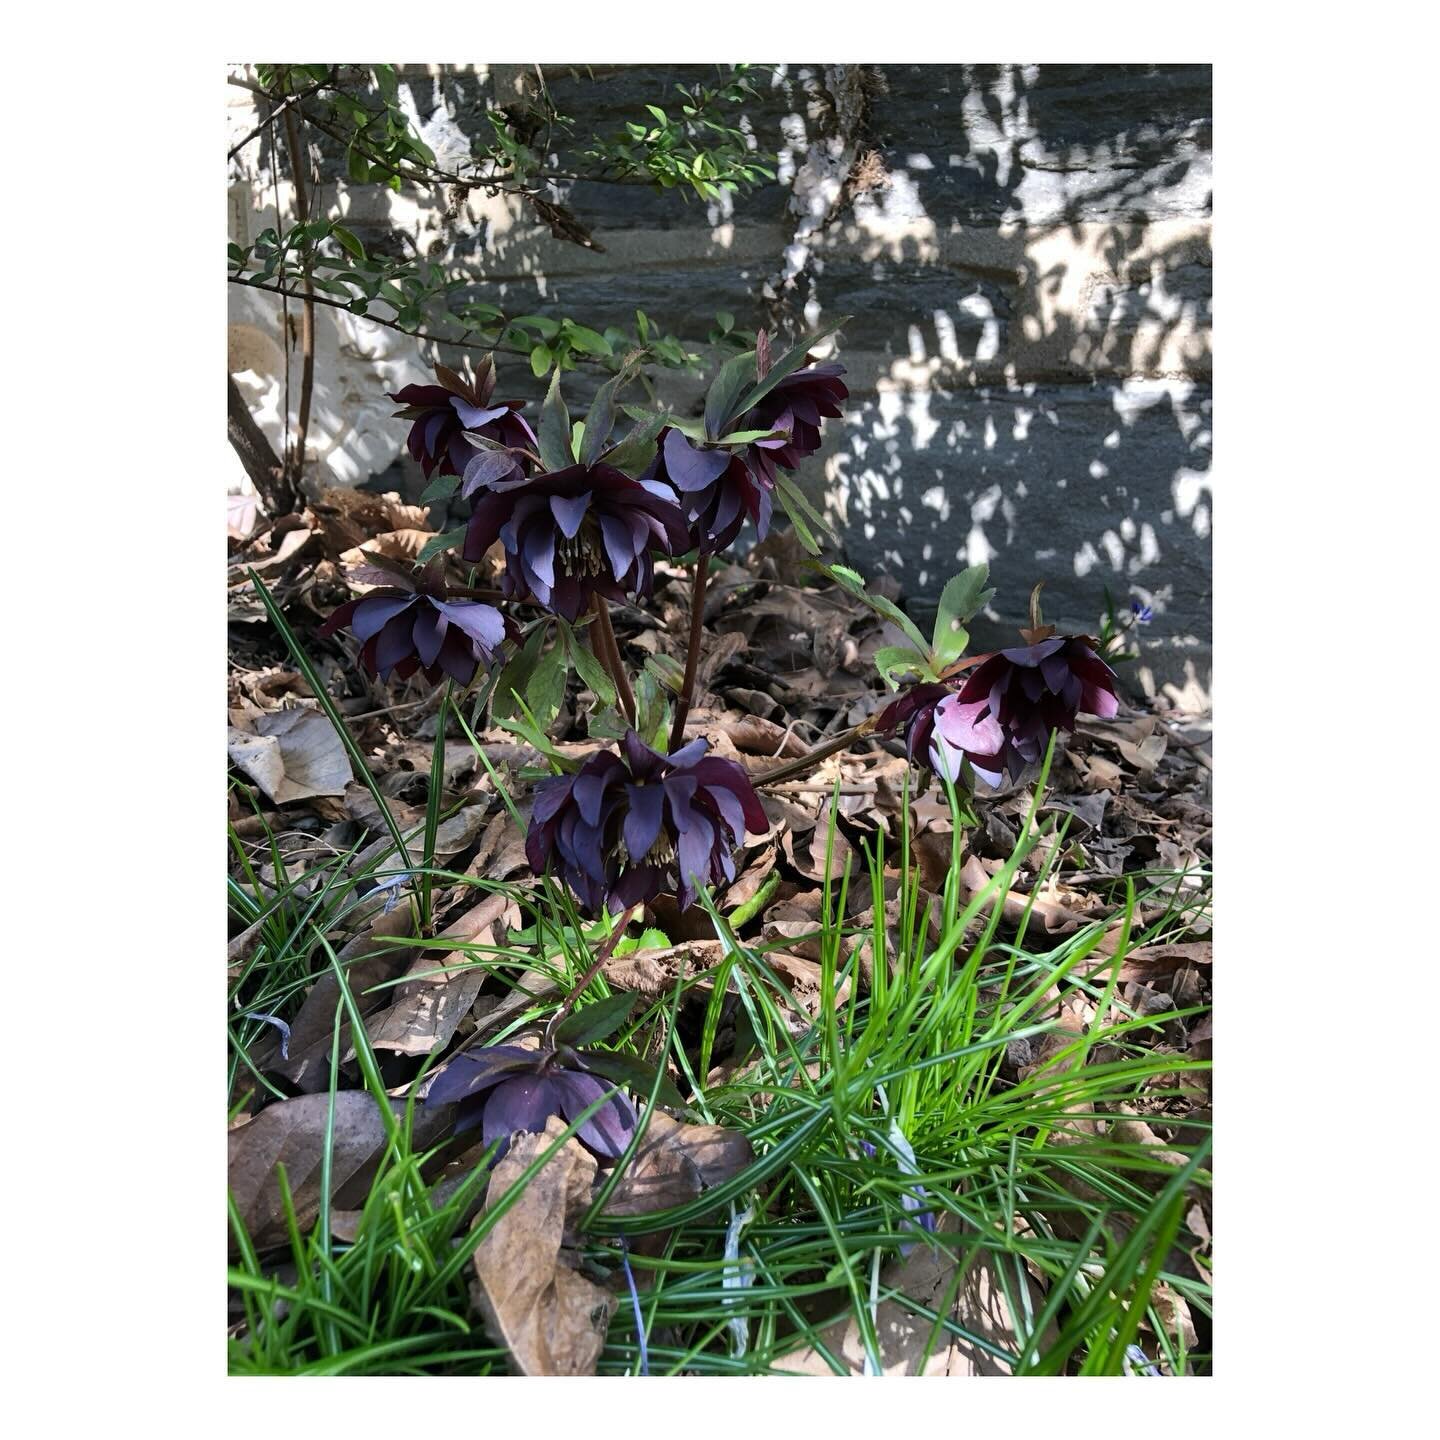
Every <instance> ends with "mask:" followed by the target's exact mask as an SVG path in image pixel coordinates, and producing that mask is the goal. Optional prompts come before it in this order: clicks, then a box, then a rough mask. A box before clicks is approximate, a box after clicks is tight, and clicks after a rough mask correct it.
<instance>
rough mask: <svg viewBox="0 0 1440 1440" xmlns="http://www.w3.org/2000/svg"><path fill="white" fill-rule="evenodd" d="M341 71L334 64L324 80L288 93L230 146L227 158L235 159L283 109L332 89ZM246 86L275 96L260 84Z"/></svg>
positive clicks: (260, 93) (271, 98)
mask: <svg viewBox="0 0 1440 1440" xmlns="http://www.w3.org/2000/svg"><path fill="white" fill-rule="evenodd" d="M339 72H340V66H338V65H337V66H334V67H333V68H332V69H331V71H330V73H329V74H328V75H327V76H326V77H325V78H324V79H323V80H317V81H316V82H315V83H314V84H313V85H307V86H306V87H305V88H304V89H303V90H297V91H296V92H295V93H294V94H293V95H287V96H286V97H285V98H284V99H283V100H282V101H281V102H280V103H279V105H278V106H276V108H275V110H274V111H273V112H272V113H271V114H270V115H268V116H266V118H265V119H264V120H262V121H261V122H260V123H259V124H258V125H257V126H256V127H255V128H254V129H253V130H252V131H251V132H250V133H249V134H248V135H247V136H246V137H245V138H244V139H243V140H240V141H237V142H236V143H235V144H234V145H232V146H231V147H230V150H229V152H228V154H227V155H226V157H225V158H226V159H227V160H233V159H234V158H235V157H236V156H237V155H238V154H239V153H240V152H241V151H242V150H243V149H244V148H245V147H246V146H247V145H248V144H249V143H250V142H251V141H252V140H253V139H254V138H255V137H256V136H257V135H259V134H261V133H262V132H263V131H264V129H265V127H266V126H267V125H268V124H269V123H270V121H271V120H273V119H274V118H275V116H276V115H279V114H280V113H281V111H283V110H286V109H288V108H289V107H290V106H291V105H294V104H297V103H298V102H299V101H301V100H308V99H309V98H310V97H311V96H312V95H314V94H315V93H316V92H317V91H319V90H329V89H332V88H333V87H334V85H335V80H336V77H337V76H338V74H339ZM230 83H231V84H232V85H234V84H238V83H239V82H238V81H236V80H234V79H232V80H231V82H230ZM244 88H245V89H247V90H253V91H254V92H255V93H256V94H257V95H263V96H265V98H266V99H267V100H273V98H274V97H273V96H271V95H270V94H269V92H268V91H265V90H262V89H261V88H260V87H259V86H258V85H247V86H245V87H244Z"/></svg>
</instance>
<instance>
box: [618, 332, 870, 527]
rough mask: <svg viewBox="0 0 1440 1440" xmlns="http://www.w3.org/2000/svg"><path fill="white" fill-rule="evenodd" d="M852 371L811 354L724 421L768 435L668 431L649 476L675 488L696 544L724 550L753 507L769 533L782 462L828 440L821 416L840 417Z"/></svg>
mask: <svg viewBox="0 0 1440 1440" xmlns="http://www.w3.org/2000/svg"><path fill="white" fill-rule="evenodd" d="M756 340H757V343H756V375H757V377H758V378H759V379H761V380H763V379H764V378H765V375H766V374H767V373H768V372H769V370H770V356H769V344H768V341H767V340H766V337H765V333H764V332H763V331H762V332H761V333H760V334H759V335H758V336H757V337H756ZM844 373H845V367H844V366H843V365H838V364H833V363H832V364H826V365H820V364H816V363H815V362H814V361H813V360H812V359H811V358H810V356H808V355H807V356H806V357H805V365H804V366H803V367H802V368H801V369H799V370H796V371H794V372H792V373H791V374H788V375H786V376H784V377H783V378H782V379H780V380H777V381H776V382H775V386H774V388H773V389H771V390H770V391H769V392H768V393H767V394H765V395H763V396H761V398H760V400H759V401H758V402H757V403H756V404H754V405H752V406H751V407H750V409H748V410H747V411H745V412H744V413H743V414H742V415H740V416H738V417H736V418H734V419H732V420H730V421H729V422H728V423H726V424H724V425H723V426H722V428H724V429H726V430H728V431H729V433H731V434H740V433H743V432H751V433H754V432H761V433H762V434H763V435H764V437H765V438H762V439H755V440H744V441H740V442H738V443H732V444H730V445H722V444H719V443H717V442H714V441H711V442H705V441H701V442H699V443H697V442H695V441H692V440H691V439H689V438H688V437H687V436H686V435H685V434H684V433H683V432H682V431H680V430H677V429H675V428H674V427H673V426H671V427H667V428H666V429H665V430H663V431H662V432H661V435H660V446H659V449H658V450H657V452H656V455H655V459H654V461H653V462H652V464H651V466H650V468H649V470H648V471H646V474H645V477H644V478H645V479H647V480H652V481H655V482H657V483H659V484H663V485H668V486H669V487H671V489H673V490H674V492H675V494H676V496H677V498H678V499H679V502H680V506H681V508H682V509H683V510H684V511H685V518H686V519H687V520H688V521H689V522H690V538H691V543H692V544H693V545H695V546H696V548H698V549H702V550H707V551H711V552H713V551H716V550H723V549H724V548H725V547H726V546H727V545H729V544H730V543H731V542H732V541H733V540H734V539H735V537H736V536H737V535H738V534H739V533H740V529H741V526H743V525H744V523H745V517H746V516H747V515H748V516H749V517H750V519H751V520H753V521H754V522H755V533H756V536H757V538H758V539H761V540H763V539H764V538H765V536H766V535H767V534H768V533H769V530H770V517H771V513H772V510H773V506H774V499H773V492H774V489H775V473H776V470H777V469H781V470H794V469H795V468H796V467H797V466H798V465H799V464H800V462H801V460H803V459H804V458H805V457H806V456H807V455H811V454H813V453H814V452H815V451H816V450H818V449H819V448H820V422H821V420H822V419H823V418H824V417H826V416H829V417H831V418H838V417H839V416H840V415H841V413H842V410H841V406H842V404H843V402H844V401H845V399H846V397H847V396H848V395H849V393H850V392H849V391H848V390H847V389H846V388H845V384H844V382H843V381H842V380H841V379H840V376H842V375H843V374H844Z"/></svg>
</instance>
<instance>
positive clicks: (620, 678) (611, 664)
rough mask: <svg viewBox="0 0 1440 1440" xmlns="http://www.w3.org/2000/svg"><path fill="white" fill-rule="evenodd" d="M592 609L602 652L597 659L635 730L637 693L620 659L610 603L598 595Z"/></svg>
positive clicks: (598, 645) (598, 642) (596, 638)
mask: <svg viewBox="0 0 1440 1440" xmlns="http://www.w3.org/2000/svg"><path fill="white" fill-rule="evenodd" d="M592 608H593V609H594V611H595V625H594V630H595V640H596V645H597V648H598V649H599V651H600V652H601V653H599V654H597V655H596V657H595V658H596V659H597V660H598V661H599V662H600V663H601V664H602V665H603V666H604V667H605V669H606V670H607V671H608V672H609V675H610V678H611V679H612V680H613V681H614V682H615V694H616V696H617V697H618V698H619V701H620V708H621V710H623V711H624V712H625V718H626V719H627V720H628V721H629V722H630V726H631V728H632V729H633V728H634V726H635V693H634V691H633V690H631V688H630V679H629V677H628V676H627V675H626V674H625V666H624V664H623V662H622V661H621V659H620V646H619V644H618V642H617V641H616V639H615V627H614V626H613V625H611V623H610V602H609V601H608V600H606V598H605V597H604V596H603V595H596V596H595V598H594V601H593V602H592Z"/></svg>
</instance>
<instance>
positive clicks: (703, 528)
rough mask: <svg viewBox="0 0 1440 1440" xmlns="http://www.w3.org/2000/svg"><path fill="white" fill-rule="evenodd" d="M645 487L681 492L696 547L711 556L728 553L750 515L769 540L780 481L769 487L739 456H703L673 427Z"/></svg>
mask: <svg viewBox="0 0 1440 1440" xmlns="http://www.w3.org/2000/svg"><path fill="white" fill-rule="evenodd" d="M643 481H644V482H647V483H648V482H654V483H656V484H662V485H667V486H669V488H670V489H671V490H673V491H674V492H675V495H676V497H677V499H678V500H679V502H680V508H681V509H682V510H683V511H684V512H685V518H686V520H688V521H689V522H690V543H691V544H692V545H694V547H695V548H696V549H697V550H704V551H706V552H707V553H709V554H714V553H715V552H716V551H719V550H723V549H724V548H725V547H726V546H727V545H729V544H730V543H731V542H732V541H733V540H734V539H735V537H736V536H737V535H738V534H739V533H740V527H741V526H742V525H744V523H745V517H746V515H749V517H750V518H751V519H752V520H753V521H754V522H755V534H756V538H757V539H760V540H763V539H764V538H765V536H766V534H767V533H768V532H769V529H770V514H771V510H772V509H773V506H774V501H773V499H772V498H771V493H770V492H771V490H772V489H773V487H774V477H773V475H772V477H771V479H770V480H769V481H768V482H767V481H762V480H760V479H759V478H757V476H756V474H755V472H754V471H753V470H752V469H751V468H750V466H749V465H747V464H746V463H745V460H744V458H743V457H742V455H740V454H739V453H737V452H736V451H734V450H726V449H716V450H703V449H701V448H700V447H699V446H697V445H694V444H692V443H691V442H690V440H689V439H687V438H686V436H684V435H683V434H681V432H680V431H679V430H676V429H673V428H672V427H670V426H667V427H666V428H665V429H664V430H663V431H661V436H660V448H659V449H658V450H657V451H656V453H655V459H654V462H653V463H652V464H651V466H650V468H649V469H648V470H647V471H646V472H645V475H644V477H643Z"/></svg>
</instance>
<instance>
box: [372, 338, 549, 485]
mask: <svg viewBox="0 0 1440 1440" xmlns="http://www.w3.org/2000/svg"><path fill="white" fill-rule="evenodd" d="M435 378H436V379H437V380H439V382H440V383H439V384H438V385H407V386H405V388H404V389H403V390H396V391H395V392H393V393H392V394H390V398H391V399H392V400H398V401H399V402H400V404H401V405H402V406H403V407H404V408H403V409H401V410H397V411H396V412H395V416H394V418H395V419H397V420H413V421H414V422H415V423H414V424H413V425H412V426H411V427H410V435H409V437H408V439H407V440H406V442H405V443H406V445H407V446H408V447H409V450H410V453H411V455H413V456H414V457H415V459H416V460H418V461H419V462H420V468H421V469H422V470H423V471H424V472H425V478H426V479H427V480H428V479H429V478H430V475H431V472H432V471H434V469H435V467H436V466H437V465H438V466H439V467H440V473H441V474H442V475H463V474H464V473H465V467H466V465H467V464H469V462H470V460H471V459H472V458H473V457H474V455H475V453H476V451H475V447H474V446H473V445H472V444H470V442H469V441H468V440H466V439H465V432H466V431H467V430H468V431H471V432H472V433H473V434H476V435H484V436H486V437H487V438H489V439H491V440H494V441H496V442H497V443H499V444H501V445H511V446H516V447H523V448H525V449H527V450H533V449H535V447H536V443H537V442H536V439H535V432H534V431H533V430H531V428H530V427H529V425H527V424H526V423H525V421H524V419H523V418H522V417H521V415H520V413H519V412H520V411H521V410H522V409H524V407H525V402H524V401H523V400H501V401H499V402H498V403H496V402H495V401H493V400H492V398H491V397H492V396H493V395H494V392H495V367H494V365H493V364H491V362H490V358H489V356H486V358H485V359H484V360H482V361H481V362H480V364H479V366H478V367H477V369H476V375H475V379H474V380H467V379H466V378H465V377H464V376H463V375H457V374H456V373H455V371H453V370H451V369H449V368H448V367H446V366H444V365H437V366H436V367H435ZM387 393H389V392H387ZM514 468H515V471H516V472H523V466H522V465H521V463H520V461H519V460H516V462H515V467H514Z"/></svg>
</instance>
